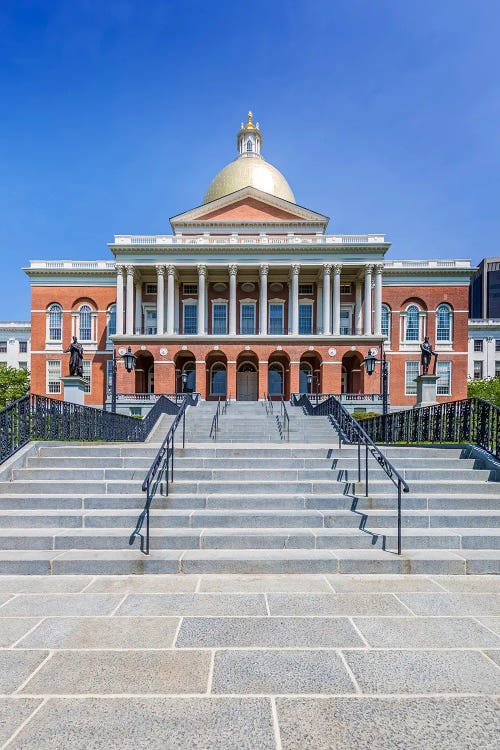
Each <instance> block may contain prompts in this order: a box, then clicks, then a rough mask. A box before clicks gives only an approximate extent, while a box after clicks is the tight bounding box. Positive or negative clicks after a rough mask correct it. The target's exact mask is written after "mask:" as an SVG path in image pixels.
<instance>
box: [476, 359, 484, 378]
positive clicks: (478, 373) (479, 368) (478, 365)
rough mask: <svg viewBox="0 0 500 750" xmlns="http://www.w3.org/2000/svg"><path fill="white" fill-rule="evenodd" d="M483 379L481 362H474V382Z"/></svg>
mask: <svg viewBox="0 0 500 750" xmlns="http://www.w3.org/2000/svg"><path fill="white" fill-rule="evenodd" d="M482 377H483V362H482V360H474V380H481V378H482Z"/></svg>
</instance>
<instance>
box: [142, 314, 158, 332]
mask: <svg viewBox="0 0 500 750" xmlns="http://www.w3.org/2000/svg"><path fill="white" fill-rule="evenodd" d="M157 331H158V329H157V321H156V308H154V307H146V308H144V333H145V334H146V336H156V333H157Z"/></svg>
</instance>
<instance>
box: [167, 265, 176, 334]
mask: <svg viewBox="0 0 500 750" xmlns="http://www.w3.org/2000/svg"><path fill="white" fill-rule="evenodd" d="M174 328H175V266H167V335H168V336H172V335H173V333H174Z"/></svg>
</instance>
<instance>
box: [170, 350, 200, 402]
mask: <svg viewBox="0 0 500 750" xmlns="http://www.w3.org/2000/svg"><path fill="white" fill-rule="evenodd" d="M174 362H175V392H176V393H193V392H194V391H196V360H195V357H194V354H193V352H188V351H184V352H179V353H178V354H176V356H175V357H174Z"/></svg>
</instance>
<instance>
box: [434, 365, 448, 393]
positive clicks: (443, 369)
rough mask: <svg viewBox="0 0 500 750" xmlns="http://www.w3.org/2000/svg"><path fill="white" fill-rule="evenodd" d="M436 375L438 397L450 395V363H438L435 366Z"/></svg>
mask: <svg viewBox="0 0 500 750" xmlns="http://www.w3.org/2000/svg"><path fill="white" fill-rule="evenodd" d="M436 375H439V380H438V381H437V383H436V386H437V387H436V392H437V395H438V396H449V395H450V394H451V362H445V361H443V362H440V361H439V360H438V363H437V366H436Z"/></svg>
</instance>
